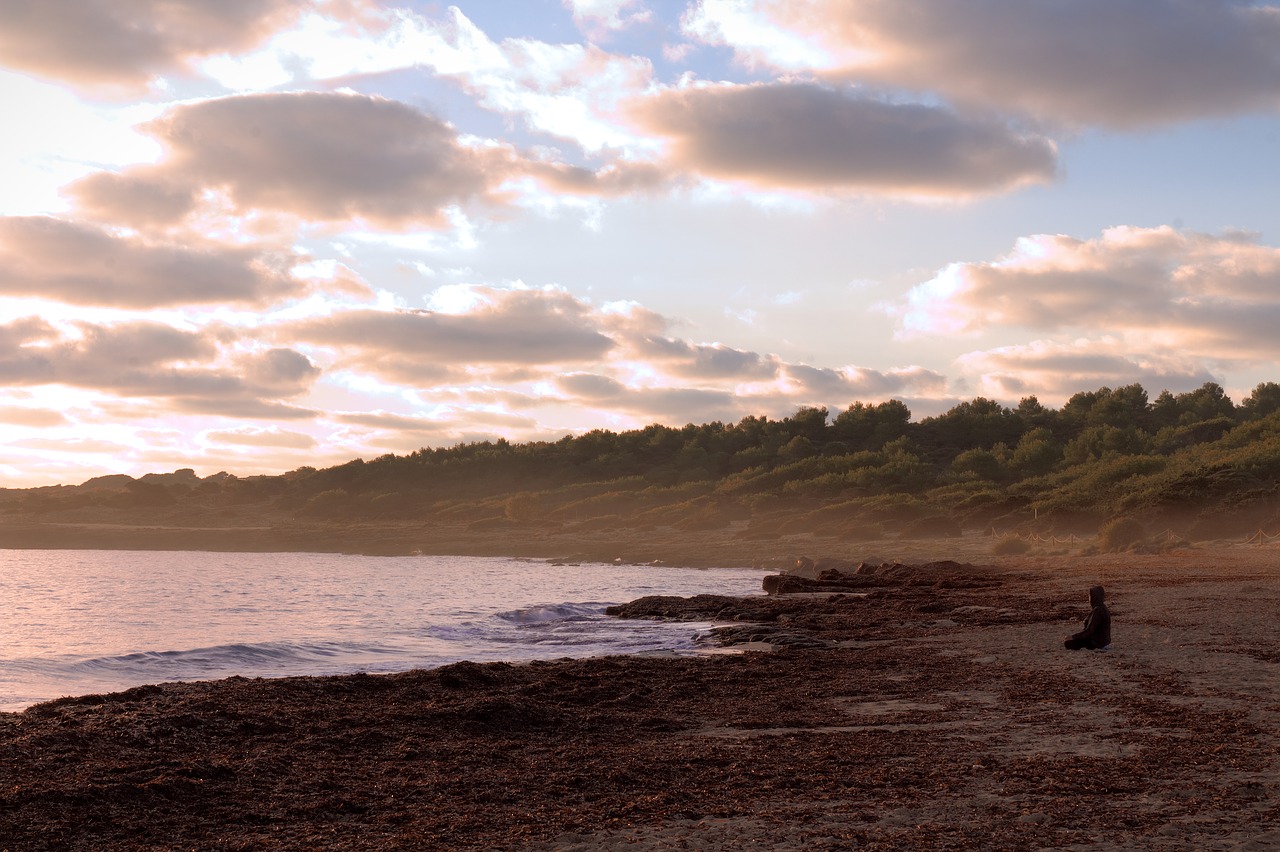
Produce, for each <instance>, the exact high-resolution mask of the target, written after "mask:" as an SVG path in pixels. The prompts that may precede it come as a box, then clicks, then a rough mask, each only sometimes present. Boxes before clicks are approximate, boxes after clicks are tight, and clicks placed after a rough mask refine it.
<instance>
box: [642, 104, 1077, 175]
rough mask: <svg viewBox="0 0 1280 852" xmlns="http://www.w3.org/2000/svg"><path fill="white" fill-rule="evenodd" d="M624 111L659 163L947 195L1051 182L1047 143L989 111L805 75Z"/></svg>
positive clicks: (1053, 155)
mask: <svg viewBox="0 0 1280 852" xmlns="http://www.w3.org/2000/svg"><path fill="white" fill-rule="evenodd" d="M631 115H632V116H633V118H634V119H635V120H636V122H637V123H638V125H639V126H640V127H641V128H643V129H644V130H645V131H647V132H649V133H652V134H656V135H658V136H661V137H663V138H665V139H666V140H667V142H668V143H669V148H668V151H667V154H666V160H665V165H667V166H668V167H669V168H673V169H677V170H685V171H689V172H693V173H696V174H700V175H703V176H706V177H711V178H716V179H719V180H727V181H735V182H742V183H746V184H750V185H752V186H757V187H762V188H770V189H791V190H800V191H804V192H813V193H849V192H853V193H888V194H894V195H903V196H927V197H954V196H961V197H964V196H970V195H975V194H985V193H992V192H1001V191H1005V190H1008V189H1011V188H1014V187H1017V186H1020V185H1023V184H1027V183H1041V182H1046V181H1048V180H1050V179H1052V178H1053V176H1054V174H1055V171H1056V163H1057V151H1056V149H1055V147H1054V145H1053V143H1052V142H1050V141H1049V140H1048V139H1046V138H1044V137H1041V136H1036V135H1032V134H1026V133H1020V132H1017V131H1015V130H1013V129H1012V128H1010V127H1009V126H1008V125H1006V124H1003V123H1001V122H998V121H993V120H989V119H971V118H965V117H963V116H961V115H959V114H957V113H954V112H952V111H950V110H947V109H944V108H941V107H936V106H927V105H924V104H900V103H891V102H887V101H880V100H874V99H871V98H868V97H865V96H858V95H852V94H849V93H846V92H843V91H839V90H835V89H830V88H826V87H824V86H819V85H814V84H811V83H792V82H780V83H766V84H758V85H730V84H721V85H714V86H700V87H690V88H682V89H666V90H663V91H660V92H658V93H656V94H653V95H649V96H645V97H643V98H638V99H637V100H635V101H634V102H633V104H632V107H631Z"/></svg>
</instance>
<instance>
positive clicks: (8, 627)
mask: <svg viewBox="0 0 1280 852" xmlns="http://www.w3.org/2000/svg"><path fill="white" fill-rule="evenodd" d="M763 576H764V571H762V570H759V569H745V568H710V569H691V568H673V567H667V566H658V565H621V564H604V563H582V564H552V563H548V562H542V561H536V560H524V559H508V558H490V557H464V556H404V557H372V556H350V555H340V554H330V553H209V552H196V551H191V552H187V551H120V550H0V711H2V712H14V711H20V710H23V709H25V708H26V707H29V706H31V705H32V704H36V703H39V702H42V701H47V700H50V699H54V698H59V697H62V696H79V695H90V694H95V693H106V692H117V691H120V690H123V689H128V688H129V687H133V686H141V685H143V684H153V683H165V682H172V681H192V680H216V679H219V678H224V677H230V676H232V675H241V676H244V677H282V676H287V675H328V674H344V673H351V672H369V673H378V672H396V671H406V670H409V669H415V668H431V667H435V666H442V665H446V664H448V663H454V662H458V661H460V660H474V661H477V662H487V661H496V660H506V661H513V662H514V661H527V660H546V659H556V658H560V657H589V656H597V655H603V654H643V653H675V654H697V653H707V652H712V649H711V648H709V646H708V645H707V643H706V642H705V639H706V637H707V634H708V632H709V630H710V628H711V627H712V626H713V625H711V624H710V623H664V622H656V621H640V620H623V619H618V618H613V617H610V616H607V615H605V607H607V606H609V605H611V604H616V603H625V602H627V601H630V600H634V599H635V598H639V597H643V596H645V595H660V594H661V595H695V594H725V595H750V594H760V593H761V591H760V583H761V579H762V577H763Z"/></svg>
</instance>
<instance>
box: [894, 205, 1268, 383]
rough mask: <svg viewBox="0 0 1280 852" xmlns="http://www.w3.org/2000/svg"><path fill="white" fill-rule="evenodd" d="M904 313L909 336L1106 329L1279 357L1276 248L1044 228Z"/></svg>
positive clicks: (1149, 233)
mask: <svg viewBox="0 0 1280 852" xmlns="http://www.w3.org/2000/svg"><path fill="white" fill-rule="evenodd" d="M899 309H900V319H901V333H902V336H905V337H913V336H916V335H936V334H948V335H955V334H978V333H982V332H985V331H989V330H995V329H1008V328H1011V327H1017V328H1024V329H1034V330H1037V331H1042V332H1045V331H1047V332H1064V331H1066V332H1072V331H1078V332H1084V333H1091V332H1092V331H1093V329H1097V328H1106V329H1108V330H1109V331H1110V332H1111V333H1113V334H1117V335H1125V336H1126V337H1128V338H1129V339H1131V340H1133V341H1135V342H1138V343H1139V344H1140V345H1144V346H1146V347H1147V348H1149V349H1150V348H1152V347H1153V346H1154V347H1163V348H1165V349H1168V350H1170V351H1173V350H1181V351H1183V352H1196V353H1199V355H1200V356H1201V357H1204V358H1213V359H1230V358H1236V359H1257V358H1267V357H1272V356H1274V355H1276V354H1280V341H1277V339H1276V335H1275V331H1274V330H1275V328H1277V327H1280V248H1275V247H1271V246H1265V245H1262V244H1260V243H1259V242H1258V240H1257V238H1256V237H1254V236H1251V235H1247V234H1226V235H1220V236H1214V235H1211V234H1203V233H1196V232H1190V231H1177V230H1174V229H1173V228H1169V227H1159V228H1136V227H1127V226H1126V227H1115V228H1109V229H1107V230H1106V231H1104V232H1103V233H1102V235H1101V236H1100V237H1098V238H1096V239H1092V240H1081V239H1076V238H1073V237H1067V236H1061V235H1044V234H1041V235H1036V236H1031V237H1025V238H1023V239H1020V240H1018V242H1017V243H1016V245H1015V246H1014V249H1013V251H1012V252H1010V253H1009V254H1008V255H1006V256H1005V257H1002V258H999V259H998V260H995V261H990V262H983V263H959V264H953V265H951V266H948V267H946V268H945V269H943V270H941V271H940V272H939V273H938V274H937V275H935V276H934V278H933V279H931V280H930V281H928V282H925V283H924V284H921V285H919V286H918V287H916V288H915V289H913V290H912V291H911V292H910V293H909V294H908V295H907V298H906V300H905V303H904V304H903V305H901V306H900V308H899Z"/></svg>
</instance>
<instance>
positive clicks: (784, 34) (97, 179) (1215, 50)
mask: <svg viewBox="0 0 1280 852" xmlns="http://www.w3.org/2000/svg"><path fill="white" fill-rule="evenodd" d="M0 108H3V110H4V113H5V120H4V128H5V129H4V131H3V132H2V133H0V376H2V380H0V487H30V486H38V485H49V484H57V483H67V484H72V483H78V482H82V481H84V480H86V479H89V478H91V477H94V476H100V475H105V474H116V473H125V474H130V475H134V476H138V475H141V474H144V473H148V472H164V471H170V470H175V469H179V468H188V467H189V468H194V469H195V470H196V472H197V474H199V475H201V476H207V475H210V474H213V473H216V472H219V471H228V472H230V473H233V474H236V475H252V474H273V473H281V472H284V471H288V470H292V469H296V468H298V467H301V466H304V465H310V466H315V467H324V466H328V465H333V464H339V463H342V462H345V461H348V460H350V459H353V458H366V459H368V458H375V457H377V456H381V455H384V454H387V453H395V454H403V453H407V452H412V451H413V450H415V449H418V448H420V447H439V446H452V445H454V444H457V443H459V442H469V441H479V440H492V439H497V438H499V437H503V438H506V439H508V440H511V441H516V442H518V441H529V440H555V439H558V438H560V437H563V436H564V435H567V434H581V433H583V432H585V431H588V430H590V429H597V428H603V429H610V430H614V431H621V430H626V429H634V428H641V427H643V426H645V425H648V424H650V423H664V424H668V425H673V426H680V425H684V424H686V423H705V422H710V421H714V420H719V421H724V422H736V421H737V420H740V419H741V418H742V417H745V416H748V415H765V416H768V417H771V418H772V417H784V416H787V415H789V414H791V413H794V412H795V411H796V410H797V409H799V408H801V407H804V406H826V407H828V408H829V409H830V410H831V411H832V413H833V414H834V413H835V412H837V411H840V410H842V409H844V408H845V407H847V406H848V405H850V404H851V403H853V402H856V401H860V402H866V403H875V402H881V401H884V400H887V399H900V400H902V401H904V402H905V403H906V404H907V405H908V407H909V408H910V409H911V410H912V412H913V413H914V415H915V416H916V417H917V418H920V417H925V416H931V415H936V414H939V413H942V412H943V411H946V410H947V409H949V408H951V407H952V406H954V405H955V404H957V403H958V402H961V401H965V400H970V399H973V398H974V397H977V396H984V397H987V398H989V399H995V400H997V401H999V402H1001V403H1003V404H1006V405H1016V404H1017V403H1018V401H1019V400H1021V399H1022V398H1024V397H1027V396H1036V397H1037V398H1038V399H1039V400H1040V402H1041V403H1043V404H1045V405H1048V406H1052V407H1057V406H1060V405H1062V403H1064V402H1065V401H1066V399H1067V398H1069V397H1070V396H1071V395H1072V394H1073V393H1075V392H1078V391H1082V390H1095V389H1097V388H1100V387H1103V386H1109V387H1116V386H1120V385H1127V384H1131V383H1134V382H1138V383H1141V384H1142V385H1143V386H1144V387H1145V388H1147V390H1148V392H1149V393H1150V394H1151V396H1152V397H1153V398H1154V396H1155V395H1156V394H1158V393H1159V392H1160V391H1161V390H1170V391H1172V392H1174V393H1179V392H1185V391H1189V390H1193V389H1195V388H1197V387H1199V386H1201V385H1202V384H1204V383H1205V382H1209V381H1213V382H1217V383H1218V384H1220V385H1222V386H1223V387H1224V388H1225V389H1226V391H1227V393H1228V395H1230V396H1231V397H1232V398H1233V399H1234V400H1235V401H1237V402H1240V401H1241V400H1243V399H1244V398H1246V397H1247V396H1248V394H1249V392H1250V391H1251V390H1252V388H1253V387H1254V386H1256V385H1257V384H1258V383H1259V382H1263V381H1273V380H1280V370H1277V369H1275V366H1274V365H1275V360H1276V356H1277V354H1278V350H1280V334H1278V333H1277V330H1280V205H1277V204H1276V202H1275V199H1276V198H1280V168H1277V153H1278V152H1280V5H1272V4H1269V3H1265V2H1257V3H1253V2H1235V0H1142V2H1137V0H968V2H964V3H957V2H954V0H472V2H460V3H458V4H457V5H447V4H444V3H435V2H400V3H397V2H375V0H220V2H218V3H211V2H207V0H59V2H49V0H0Z"/></svg>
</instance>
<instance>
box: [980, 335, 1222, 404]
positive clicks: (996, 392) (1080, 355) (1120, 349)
mask: <svg viewBox="0 0 1280 852" xmlns="http://www.w3.org/2000/svg"><path fill="white" fill-rule="evenodd" d="M956 363H957V366H958V367H959V368H960V370H961V372H962V373H963V374H965V375H966V376H968V377H970V379H971V382H972V384H973V385H975V386H976V388H977V393H978V394H980V395H984V396H988V397H992V398H994V399H1000V400H1005V401H1012V400H1016V399H1021V398H1022V397H1026V396H1035V397H1036V398H1038V399H1039V400H1040V401H1041V402H1042V403H1046V404H1049V405H1061V404H1062V403H1064V402H1066V400H1067V399H1068V398H1070V397H1071V396H1072V395H1073V394H1075V393H1078V392H1079V391H1082V390H1092V389H1094V388H1099V387H1116V386H1119V385H1129V384H1133V383H1135V382H1136V383H1138V384H1141V385H1142V386H1143V387H1145V388H1148V389H1150V390H1170V391H1173V392H1183V391H1190V390H1194V389H1195V388H1198V387H1200V386H1201V385H1203V384H1204V383H1205V382H1211V381H1220V379H1219V377H1216V376H1214V375H1213V374H1212V373H1211V372H1210V371H1209V370H1208V369H1206V368H1205V367H1204V366H1203V365H1201V364H1197V363H1195V362H1194V361H1193V360H1189V359H1186V358H1180V357H1178V356H1177V355H1165V356H1153V355H1138V354H1135V353H1133V352H1131V351H1129V347H1127V346H1126V344H1125V343H1124V342H1123V341H1122V340H1119V339H1116V338H1112V337H1101V338H1082V339H1077V340H1072V341H1067V342H1053V341H1045V340H1040V341H1035V342H1032V343H1028V344H1025V345H1019V346H1004V347H999V348H997V349H991V350H987V351H983V352H970V353H967V354H965V355H962V356H961V357H960V358H958V359H957V361H956Z"/></svg>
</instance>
